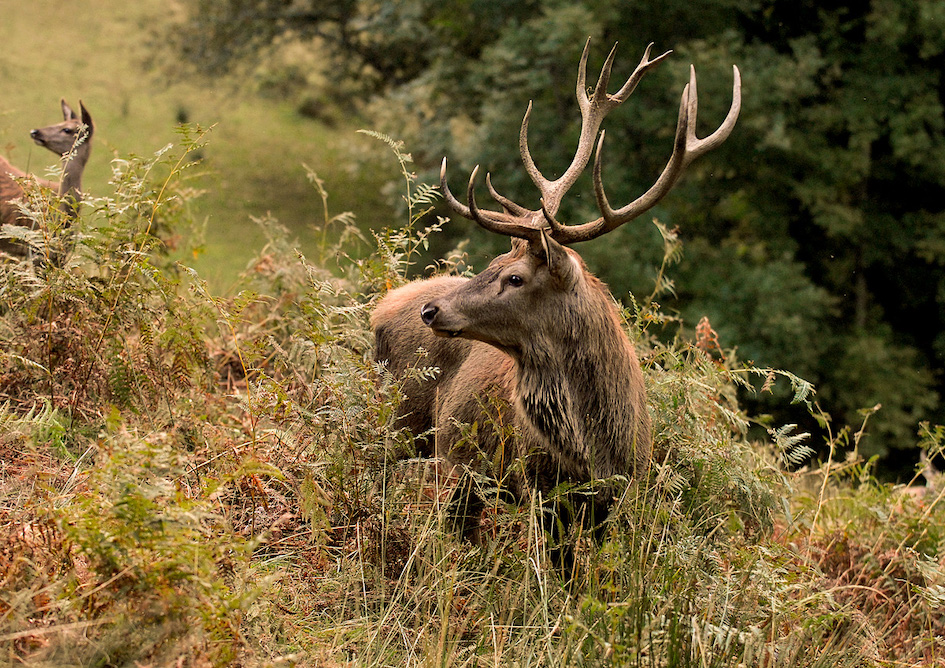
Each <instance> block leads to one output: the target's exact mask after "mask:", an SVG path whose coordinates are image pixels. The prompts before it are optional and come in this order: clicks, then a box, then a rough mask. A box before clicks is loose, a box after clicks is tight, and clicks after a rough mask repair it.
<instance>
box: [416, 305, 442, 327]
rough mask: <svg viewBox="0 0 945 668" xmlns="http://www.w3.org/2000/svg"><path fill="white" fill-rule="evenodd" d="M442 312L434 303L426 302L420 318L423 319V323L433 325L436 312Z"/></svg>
mask: <svg viewBox="0 0 945 668" xmlns="http://www.w3.org/2000/svg"><path fill="white" fill-rule="evenodd" d="M439 312H440V309H438V308H437V307H436V306H434V305H433V304H424V306H423V308H421V309H420V318H421V319H422V320H423V324H425V325H432V324H433V320H434V318H436V314H437V313H439Z"/></svg>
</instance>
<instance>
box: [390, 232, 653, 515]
mask: <svg viewBox="0 0 945 668" xmlns="http://www.w3.org/2000/svg"><path fill="white" fill-rule="evenodd" d="M513 275H514V276H518V277H520V278H521V279H522V280H523V281H524V283H523V285H521V286H513V285H512V284H511V283H510V277H511V276H513ZM424 302H426V303H424ZM421 309H422V310H423V311H424V319H426V320H427V322H428V323H429V325H430V326H429V327H427V326H426V325H424V324H423V321H422V320H421ZM372 323H373V326H374V330H375V337H376V341H377V358H378V359H379V360H386V361H387V363H388V365H389V368H390V369H391V371H392V372H393V373H395V374H402V373H403V370H404V369H406V368H408V367H410V366H412V365H415V364H417V363H418V362H417V359H416V350H417V347H419V346H422V347H423V348H424V349H425V350H426V351H427V353H428V356H427V357H426V358H425V359H423V360H422V361H420V362H419V364H421V365H424V366H438V367H439V368H440V369H441V373H440V375H439V376H438V377H437V378H436V379H435V380H432V381H428V382H424V383H416V382H413V381H411V382H410V383H408V384H407V387H406V388H405V394H406V395H407V400H406V401H405V402H404V405H403V409H402V414H401V420H402V424H403V425H404V426H407V427H409V428H410V429H411V430H413V431H414V432H415V433H421V432H422V431H424V430H426V429H429V428H431V427H436V436H435V441H436V444H435V448H434V449H435V453H436V455H438V456H441V457H445V458H447V459H448V460H449V461H451V462H453V463H454V464H456V465H474V464H475V462H476V461H477V457H478V450H481V451H482V452H483V453H484V454H485V455H486V457H488V458H489V459H490V460H491V461H496V460H499V461H501V462H503V464H500V466H508V465H509V464H510V463H512V462H513V461H516V460H518V461H520V462H524V463H525V466H524V468H523V469H522V470H523V472H524V475H520V474H517V473H513V475H511V476H510V477H509V483H510V486H511V489H512V491H513V492H514V493H515V494H516V496H518V497H519V498H523V497H526V496H527V494H528V492H529V490H531V489H537V490H538V491H541V492H542V493H544V494H546V495H547V493H548V492H549V491H550V490H551V489H552V488H553V487H554V486H555V485H556V484H557V483H558V482H561V481H570V482H574V483H584V482H589V481H591V480H598V479H603V478H609V477H611V476H614V475H626V476H634V475H639V474H640V472H641V471H642V470H644V469H645V467H646V466H647V464H648V462H649V454H650V421H649V416H648V413H647V410H646V404H645V400H646V395H645V390H644V386H643V374H642V371H641V370H640V366H639V363H638V361H637V357H636V354H635V352H634V349H633V345H632V344H631V343H630V341H629V340H628V339H627V337H626V334H625V333H624V331H623V328H622V325H621V319H620V316H619V313H618V311H617V309H616V307H615V305H614V300H613V297H612V296H611V295H610V292H609V291H608V290H607V288H606V286H605V285H604V284H603V283H602V282H601V281H600V280H598V279H597V278H596V277H594V276H593V275H592V274H590V272H588V271H587V269H586V267H585V266H584V263H583V261H582V260H581V258H580V256H579V255H578V254H577V253H576V252H574V251H573V250H570V249H567V248H565V247H563V246H561V245H559V244H557V243H556V242H554V241H551V240H550V239H545V243H543V244H541V245H540V247H539V245H538V244H535V243H531V242H517V243H516V245H515V248H514V249H513V250H512V252H510V253H508V254H506V255H502V256H500V257H498V258H496V259H495V260H493V262H492V263H491V264H490V265H489V267H488V268H487V269H486V270H485V271H483V272H482V273H481V274H479V275H478V276H476V277H475V278H473V279H471V280H467V279H461V278H455V277H440V278H434V279H430V280H427V281H420V282H416V283H411V284H408V285H406V286H404V287H402V288H400V289H398V290H394V291H392V292H391V293H390V294H388V295H387V296H386V297H385V298H384V299H383V300H382V301H381V302H380V304H379V305H378V307H377V310H376V311H375V313H374V316H373V319H372ZM434 334H436V335H438V336H434ZM444 337H445V338H444ZM490 393H493V394H496V395H497V396H498V397H499V398H501V399H504V400H505V401H506V402H507V404H508V405H509V406H510V407H511V414H509V415H504V416H502V415H499V416H493V417H497V419H498V421H499V422H500V423H505V424H513V425H515V426H516V427H517V428H518V430H519V432H520V433H521V435H522V438H521V440H520V444H519V449H518V450H516V451H514V452H505V451H504V450H503V449H504V448H505V447H506V445H507V443H506V442H505V440H504V438H503V433H502V432H501V430H499V431H497V430H495V429H491V428H489V425H488V422H489V420H488V418H485V415H484V410H483V409H484V405H487V404H488V401H487V400H486V399H485V397H487V396H488V395H489V394H490ZM474 422H476V423H478V424H479V430H478V435H479V442H478V443H473V444H471V443H467V442H465V441H463V440H462V439H461V438H460V437H461V430H460V427H459V424H463V423H466V424H469V423H474ZM497 455H498V456H497ZM498 473H500V474H501V473H506V471H504V470H500V471H499V472H498Z"/></svg>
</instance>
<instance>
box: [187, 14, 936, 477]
mask: <svg viewBox="0 0 945 668" xmlns="http://www.w3.org/2000/svg"><path fill="white" fill-rule="evenodd" d="M588 36H590V37H591V38H592V60H591V63H590V64H589V70H594V69H595V68H599V67H600V64H601V62H602V61H603V58H604V57H605V56H606V51H607V49H608V48H609V46H610V45H611V44H613V43H614V42H617V41H619V42H620V47H619V48H620V50H619V53H618V58H617V65H616V66H615V74H614V78H615V79H616V78H619V77H620V76H626V75H627V74H629V72H630V71H632V67H633V66H634V65H635V64H636V61H637V59H638V58H639V56H640V54H641V53H642V50H643V47H644V46H645V45H646V44H647V43H649V42H651V41H652V42H655V49H656V50H657V52H661V51H662V50H666V49H673V50H674V51H675V55H674V56H673V57H672V58H671V59H670V61H668V62H667V63H666V64H665V65H662V66H661V67H660V68H658V69H657V70H656V71H655V72H653V73H652V74H651V75H649V76H648V77H647V79H646V80H645V81H644V82H643V84H641V86H640V87H639V88H638V90H637V91H636V93H635V94H634V96H633V98H631V100H630V101H629V102H628V103H627V104H626V105H625V106H624V108H621V109H620V110H618V112H617V113H615V114H613V117H612V118H611V119H609V120H608V122H607V123H606V124H605V127H606V128H607V149H606V154H605V156H604V179H605V182H606V184H607V187H608V195H609V196H610V198H611V200H612V201H613V202H620V203H622V202H626V201H629V200H630V199H632V198H633V197H635V196H636V195H638V194H639V193H640V192H642V191H643V190H644V189H645V188H646V187H648V185H649V184H650V183H651V182H652V181H653V180H654V179H655V177H656V175H658V174H659V170H660V169H661V168H662V166H663V164H664V162H665V160H666V159H667V158H668V156H669V153H670V150H671V137H672V132H673V129H674V125H675V115H676V104H677V100H678V95H679V93H680V92H681V90H682V87H683V85H684V83H685V81H686V77H687V68H688V65H689V63H690V62H692V63H694V64H695V65H696V69H697V71H698V73H699V93H700V119H701V121H700V122H701V126H700V130H701V132H702V133H703V134H705V133H706V132H707V131H709V130H710V128H711V127H714V126H715V124H717V123H718V122H719V121H720V120H721V117H722V116H723V115H724V113H725V110H726V109H727V107H728V105H729V103H730V95H731V64H732V63H736V64H738V65H739V67H740V68H741V71H742V73H743V77H744V96H745V101H744V107H743V112H742V116H741V119H740V121H739V126H738V127H737V128H736V131H735V133H734V134H733V136H732V137H731V138H730V139H729V141H728V142H727V143H726V144H725V145H724V146H723V147H722V148H721V149H719V150H717V151H716V152H714V153H713V154H711V155H709V156H707V157H705V158H703V159H701V160H700V161H698V162H696V163H695V164H693V165H692V167H690V170H689V174H688V175H687V177H686V178H685V180H684V181H683V182H682V183H681V184H680V185H679V186H677V189H676V192H675V193H673V194H672V195H670V196H669V197H668V198H667V199H666V200H665V201H664V203H663V204H661V206H660V207H658V208H657V209H656V210H655V215H656V216H657V217H658V218H659V219H660V220H661V221H662V222H663V223H665V224H667V225H668V226H670V227H674V226H676V227H678V228H679V230H680V234H681V236H682V238H683V239H684V241H685V257H684V259H683V261H682V262H681V263H680V264H679V265H678V266H677V267H676V268H675V269H674V278H675V281H676V285H677V287H678V299H677V300H676V301H675V303H674V304H668V305H667V306H671V307H675V308H677V309H678V310H679V311H680V312H681V313H682V314H683V315H684V316H685V320H686V322H688V323H690V324H691V323H695V322H697V321H698V319H699V318H700V317H701V316H702V315H708V317H709V319H710V321H711V323H712V325H713V326H714V327H715V329H716V330H717V331H718V332H719V334H720V337H721V340H722V343H723V345H738V347H739V354H740V356H741V357H742V358H743V359H752V360H755V361H756V362H758V363H760V364H765V365H773V366H780V367H784V368H788V369H790V370H792V371H794V372H796V373H798V374H800V375H802V376H805V377H807V378H808V379H809V380H811V381H813V382H814V383H815V384H816V386H817V387H818V389H819V397H820V401H821V403H822V405H823V407H824V408H825V409H826V410H827V411H828V412H830V413H832V414H833V415H834V416H835V418H836V419H837V420H838V421H839V422H843V423H853V424H857V423H859V422H860V421H861V418H860V417H859V416H858V411H859V410H860V409H864V408H872V407H873V406H874V405H876V404H882V408H881V409H880V410H879V411H878V412H877V413H876V414H875V415H873V416H872V417H871V419H870V422H869V429H868V436H867V438H866V439H865V441H864V442H863V451H864V452H865V453H866V454H870V453H877V454H895V452H896V451H897V450H902V449H907V448H912V447H913V446H914V444H915V442H916V437H915V434H916V430H917V424H918V423H919V421H921V420H932V421H935V422H942V421H943V419H945V416H943V408H942V406H943V405H942V401H941V398H940V394H941V393H942V390H943V389H945V385H943V378H942V375H941V370H942V369H943V367H945V334H943V331H945V112H943V101H945V76H943V72H945V5H943V4H942V3H941V2H936V1H934V0H873V1H872V2H870V3H863V2H851V1H849V0H846V1H841V0H828V1H826V2H824V1H817V2H814V1H813V0H791V1H790V2H789V1H788V0H715V1H713V2H708V1H707V0H696V1H692V0H686V1H683V0H663V1H662V2H659V3H657V2H653V1H652V0H650V1H644V2H635V3H625V2H616V1H614V0H591V1H590V2H573V1H568V0H528V1H526V2H517V1H512V0H439V1H437V2H433V1H432V0H402V1H399V2H378V1H375V2H371V1H368V0H347V1H345V2H335V3H324V2H315V1H314V0H308V1H306V0H264V1H263V2H248V1H247V0H226V1H223V2H220V1H217V2H211V1H210V0H191V7H190V13H189V15H188V17H187V18H186V19H185V20H184V22H183V23H182V24H181V25H180V26H178V28H177V32H176V37H177V41H176V43H177V44H178V45H179V47H180V49H181V50H182V52H183V53H185V54H187V55H189V56H191V58H192V60H193V62H194V63H196V64H198V65H199V66H200V67H202V68H204V69H209V70H214V71H220V70H224V69H227V68H229V67H231V66H232V65H233V64H234V62H245V59H246V58H259V59H261V60H265V59H266V58H268V57H270V56H271V54H272V53H273V49H274V48H276V47H278V46H279V45H280V44H283V43H285V42H286V41H288V40H291V41H293V42H295V43H302V44H306V45H310V47H311V48H313V49H318V50H320V52H321V53H323V54H325V57H326V58H327V59H328V62H327V64H326V70H325V71H326V73H328V74H329V75H330V76H333V77H335V79H334V81H335V85H336V88H335V89H336V90H338V91H344V92H345V94H346V95H348V96H349V98H348V102H349V103H350V102H351V101H352V100H354V101H360V102H362V104H361V110H362V111H364V112H365V113H368V114H370V118H369V121H368V122H369V123H372V124H373V125H374V126H375V127H380V128H381V129H384V130H386V131H388V132H389V133H391V134H393V135H395V136H398V137H402V138H404V139H405V140H407V144H408V146H410V147H411V149H413V150H414V157H415V158H416V159H417V161H418V164H420V165H421V166H425V167H426V168H427V169H429V170H431V173H432V172H433V170H435V169H436V168H437V167H438V164H439V160H440V157H441V156H442V155H449V156H450V158H451V163H450V169H451V174H452V175H453V176H452V178H453V179H454V181H455V182H456V184H457V185H458V184H460V183H462V182H463V181H464V180H465V174H467V173H468V170H469V169H470V168H471V166H473V165H475V164H481V165H483V166H484V167H485V168H486V169H488V170H489V171H490V172H492V174H493V175H494V180H495V182H496V184H497V186H498V187H499V189H500V190H501V191H502V192H503V193H505V194H507V195H510V196H512V197H513V198H514V199H517V200H518V201H521V202H523V203H525V204H528V205H529V206H534V205H535V204H536V203H537V202H536V201H535V200H536V197H537V195H536V193H535V191H534V188H533V187H532V186H531V185H530V183H529V182H528V179H527V177H526V176H525V174H524V172H523V170H522V169H521V166H520V162H519V157H518V151H517V134H518V127H519V123H520V122H521V117H522V113H523V111H524V109H525V106H526V103H527V101H528V100H533V101H534V105H535V106H534V113H533V117H532V121H531V126H530V135H531V137H532V147H533V148H532V150H533V153H534V155H535V157H536V161H537V162H538V164H539V166H540V167H541V168H542V169H543V170H545V171H546V172H554V171H555V170H560V169H563V168H564V166H565V165H566V164H567V163H568V161H569V159H570V156H571V154H572V152H573V150H574V144H575V139H576V136H577V129H578V127H579V124H580V116H579V113H578V111H577V106H576V103H575V102H574V97H573V86H574V72H575V69H576V64H577V62H578V58H579V54H580V50H581V48H582V47H583V45H584V42H585V40H586V38H587V37H588ZM594 76H595V74H590V75H589V78H590V79H591V81H593V78H594ZM614 85H615V84H612V86H614ZM369 98H370V99H371V100H373V102H369V103H363V101H364V100H367V99H369ZM573 193H574V195H572V197H571V199H570V201H569V202H566V203H565V206H564V207H563V208H562V217H563V218H565V219H566V220H570V221H571V222H576V221H578V220H580V219H587V218H589V217H592V216H594V215H595V214H594V209H593V206H594V205H593V197H591V196H590V193H591V190H590V187H589V182H587V183H579V184H578V185H577V186H576V187H575V189H574V191H573ZM577 195H580V196H577ZM456 228H457V229H458V230H459V231H458V232H457V234H461V235H465V234H467V233H468V232H469V227H468V226H456ZM658 238H659V237H658V234H657V232H656V230H655V229H654V228H653V227H652V226H650V225H647V224H645V223H643V222H640V221H637V222H636V223H633V224H631V225H628V226H625V228H623V229H621V230H619V231H618V232H616V233H613V234H611V235H609V237H608V238H606V239H604V240H599V241H597V242H593V243H590V244H587V245H586V247H584V248H582V254H583V255H584V256H585V257H586V258H587V259H588V262H589V264H590V265H591V266H592V267H593V268H594V270H595V271H596V272H598V273H599V274H600V275H601V276H602V277H604V278H605V279H606V280H607V281H608V282H609V283H610V285H611V287H612V288H613V290H614V293H615V294H617V295H627V293H628V291H631V292H634V293H638V294H639V293H648V292H649V290H650V289H651V285H652V275H653V272H654V271H655V266H656V265H657V264H658V254H659V252H660V244H659V242H658ZM477 241H478V242H479V243H480V244H481V248H482V252H483V253H486V252H493V251H494V250H496V249H497V248H498V247H499V246H498V245H499V244H501V243H502V242H501V241H500V240H494V239H487V238H486V237H485V236H484V235H483V236H480V237H477ZM899 459H900V460H903V461H904V458H899ZM890 461H891V463H895V461H896V458H892V459H891V460H890Z"/></svg>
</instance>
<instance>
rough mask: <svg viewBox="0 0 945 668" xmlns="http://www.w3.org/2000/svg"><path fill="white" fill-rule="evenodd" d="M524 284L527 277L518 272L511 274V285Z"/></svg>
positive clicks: (518, 285) (514, 286)
mask: <svg viewBox="0 0 945 668" xmlns="http://www.w3.org/2000/svg"><path fill="white" fill-rule="evenodd" d="M524 284H525V279H523V278H522V277H521V276H519V275H518V274H512V275H511V276H509V285H511V286H512V287H513V288H518V287H521V286H522V285H524Z"/></svg>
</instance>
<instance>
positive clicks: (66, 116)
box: [59, 98, 79, 121]
mask: <svg viewBox="0 0 945 668" xmlns="http://www.w3.org/2000/svg"><path fill="white" fill-rule="evenodd" d="M59 104H60V105H61V106H62V120H64V121H77V120H79V117H78V116H76V113H75V112H74V111H72V107H70V106H69V105H68V104H67V103H66V99H65V98H62V99H60V100H59Z"/></svg>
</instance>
